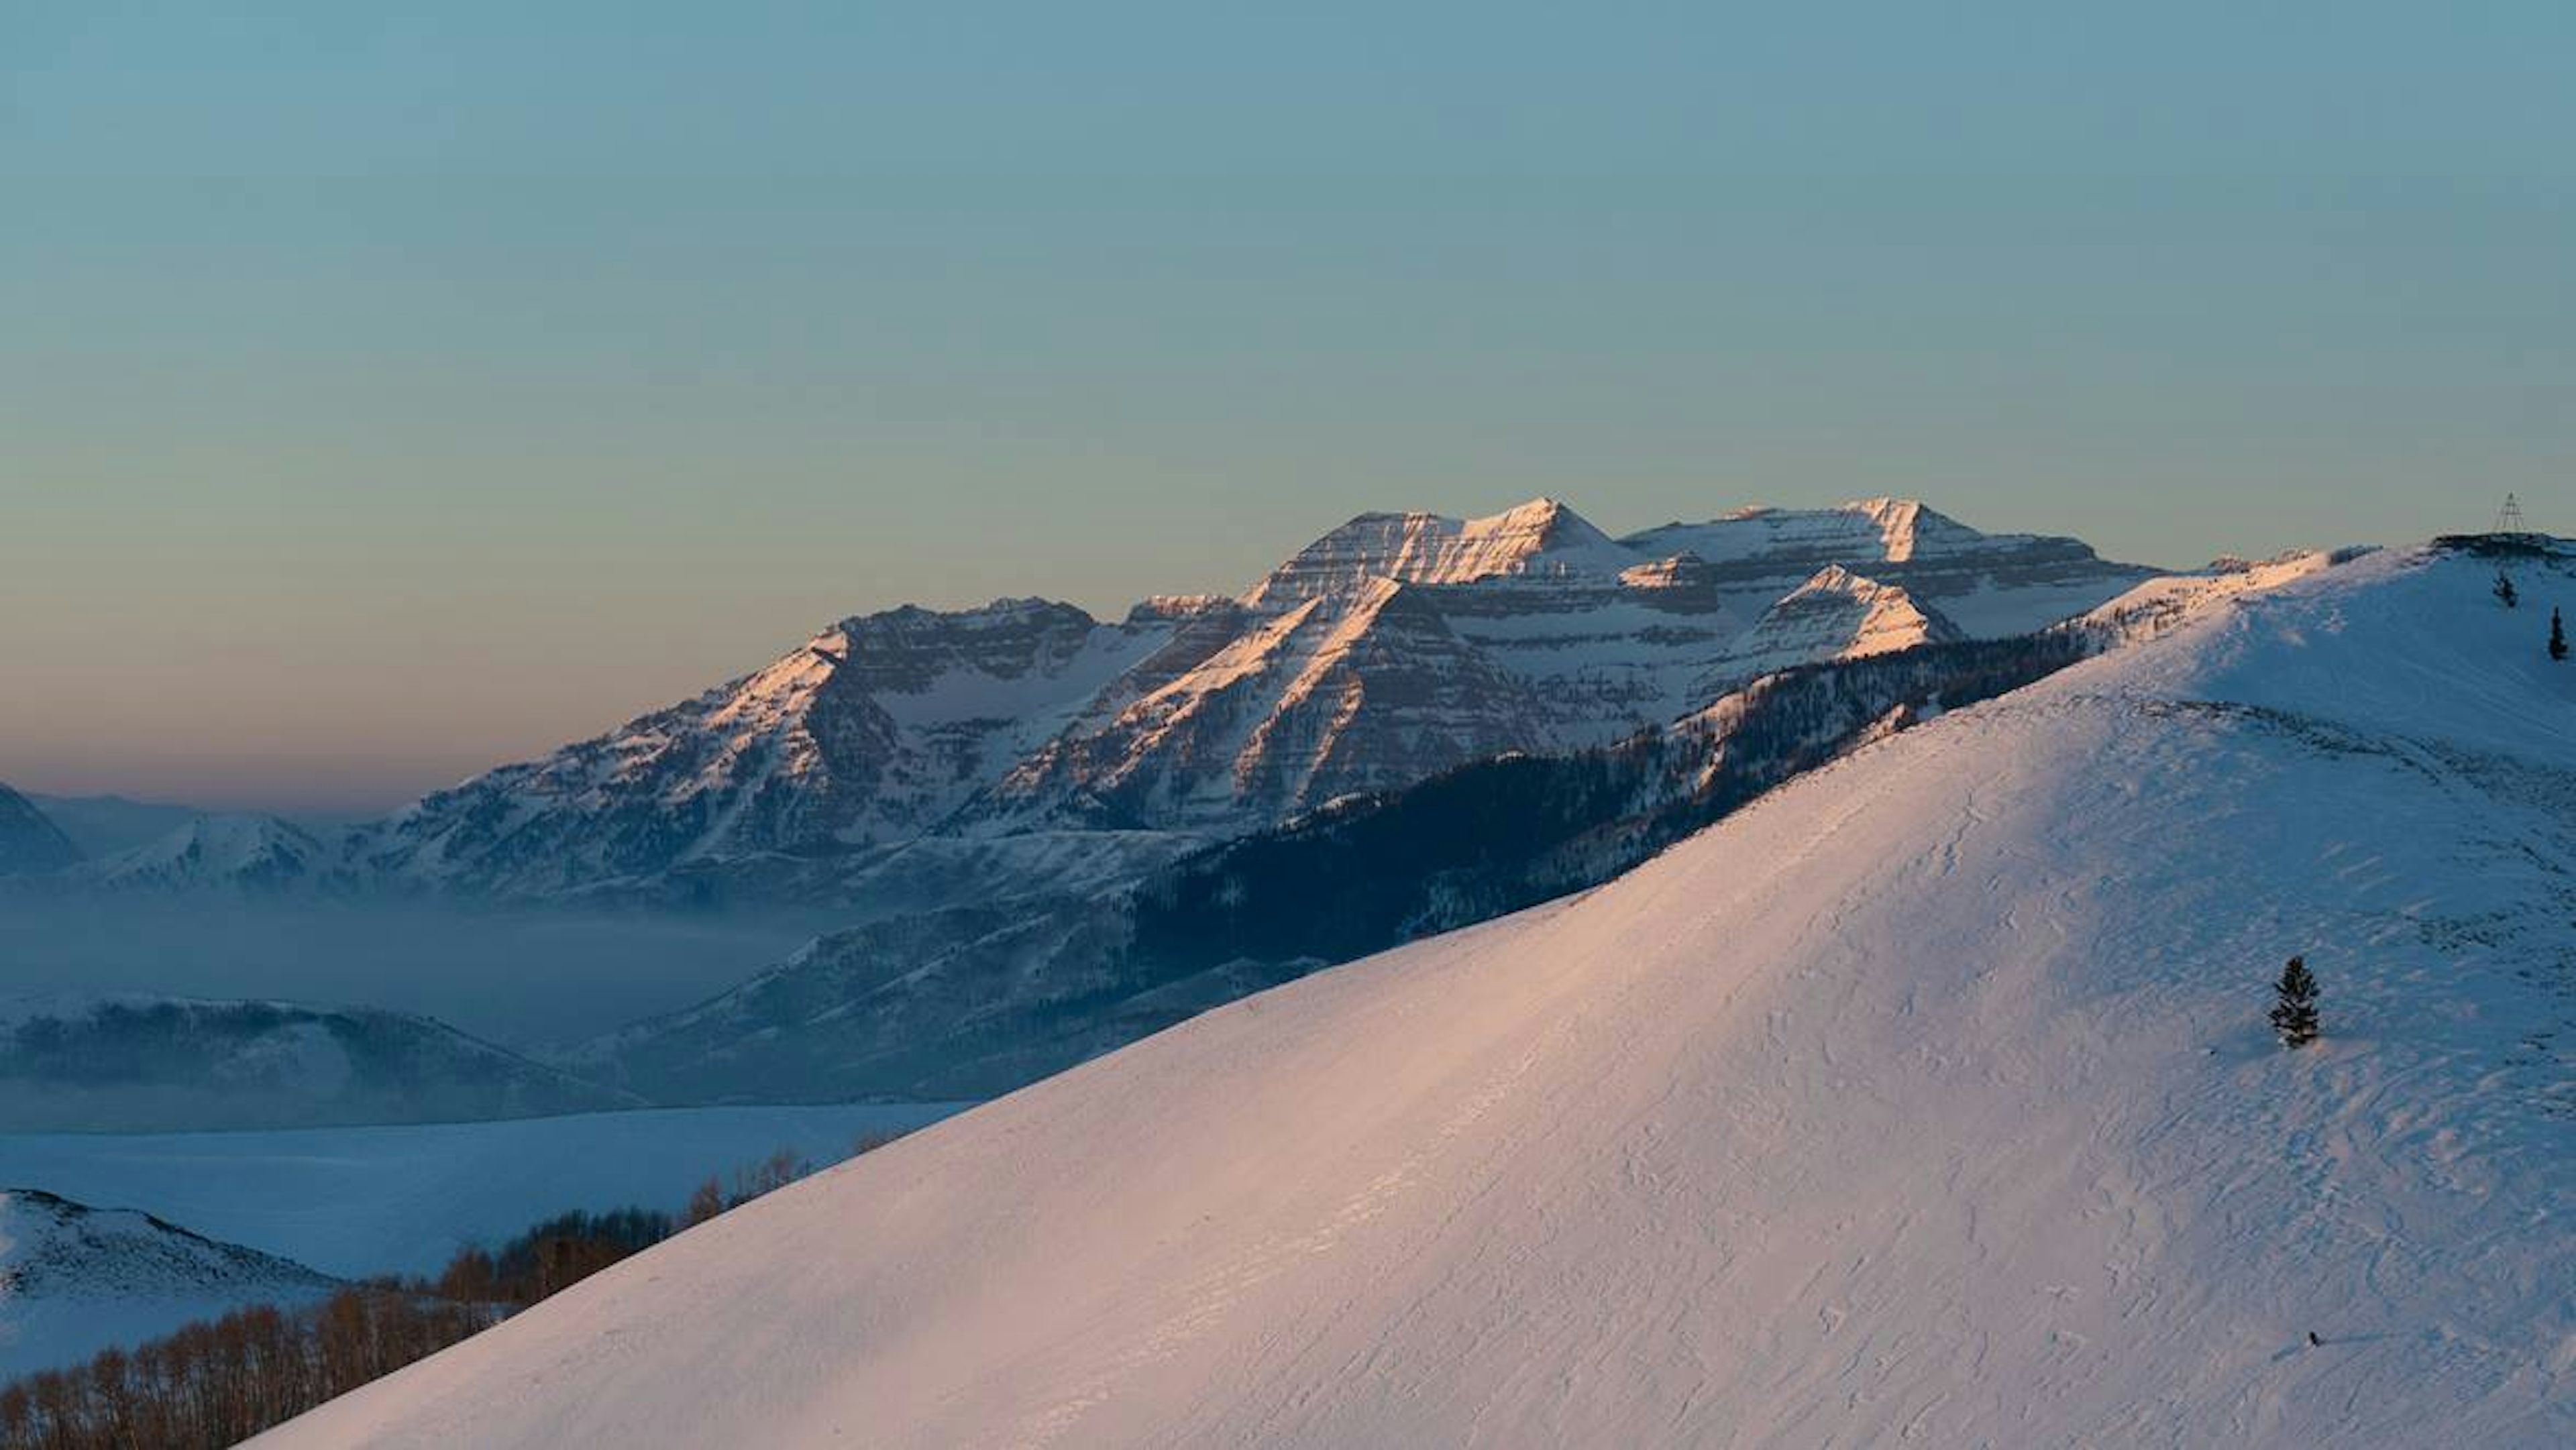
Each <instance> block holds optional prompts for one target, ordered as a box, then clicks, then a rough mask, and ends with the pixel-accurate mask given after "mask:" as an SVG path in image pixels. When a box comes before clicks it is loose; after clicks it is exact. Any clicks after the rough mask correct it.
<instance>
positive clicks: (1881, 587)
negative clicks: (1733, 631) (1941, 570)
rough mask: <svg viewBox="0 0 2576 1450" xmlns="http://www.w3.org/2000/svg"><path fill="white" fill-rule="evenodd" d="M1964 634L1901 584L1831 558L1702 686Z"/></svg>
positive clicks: (1724, 685)
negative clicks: (1870, 575) (1868, 575)
mask: <svg viewBox="0 0 2576 1450" xmlns="http://www.w3.org/2000/svg"><path fill="white" fill-rule="evenodd" d="M1964 638H1966V636H1965V635H1964V634H1962V633H1961V631H1960V629H1959V627H1958V626H1957V625H1955V624H1953V623H1951V622H1950V621H1949V620H1948V619H1947V618H1945V617H1944V616H1943V615H1942V614H1941V612H1940V611H1939V610H1937V609H1934V608H1931V607H1930V606H1928V605H1925V604H1923V603H1922V602H1921V601H1919V600H1917V599H1915V598H1914V596H1913V595H1912V594H1910V593H1908V592H1907V591H1906V590H1905V589H1904V588H1903V587H1902V586H1901V585H1896V584H1886V583H1881V582H1880V581H1878V580H1875V579H1870V578H1866V577H1864V576H1862V575H1859V574H1855V573H1853V572H1852V571H1851V570H1849V569H1846V568H1844V567H1843V566H1842V565H1840V564H1828V565H1826V566H1825V567H1824V568H1822V569H1819V570H1817V571H1816V572H1815V573H1814V574H1813V575H1811V576H1809V577H1808V579H1807V581H1806V582H1805V583H1803V584H1801V585H1799V586H1798V587H1797V588H1796V589H1793V590H1791V591H1790V592H1789V593H1788V594H1786V595H1783V596H1782V597H1781V598H1780V600H1779V601H1778V602H1777V603H1775V604H1773V605H1772V606H1771V607H1770V608H1769V609H1767V610H1764V611H1763V613H1762V617H1761V618H1760V619H1759V620H1756V621H1755V622H1754V625H1753V628H1752V629H1750V630H1748V631H1746V633H1745V634H1744V636H1743V637H1742V638H1740V639H1738V640H1737V641H1735V643H1734V644H1733V645H1732V646H1730V647H1729V648H1728V650H1727V651H1726V653H1725V655H1724V656H1723V657H1722V658H1720V659H1719V660H1718V662H1717V663H1716V664H1715V665H1714V666H1713V667H1712V668H1711V669H1710V670H1709V672H1708V673H1707V675H1706V676H1704V677H1703V679H1702V682H1701V684H1700V687H1699V688H1700V692H1701V693H1702V695H1703V696H1704V697H1713V696H1715V695H1717V694H1719V693H1721V692H1722V691H1724V690H1726V689H1728V688H1730V687H1732V686H1734V685H1737V684H1740V683H1742V682H1744V681H1746V680H1749V679H1752V678H1754V677H1756V676H1758V675H1765V674H1769V673H1770V672H1771V671H1773V670H1783V669H1788V668H1790V667H1792V666H1795V665H1804V664H1816V663H1820V662H1822V661H1825V660H1842V659H1858V658H1860V657H1862V656H1864V655H1875V654H1886V653H1888V652H1890V651H1892V650H1901V649H1912V648H1913V647H1914V646H1916V645H1919V644H1937V643H1941V642H1944V641H1948V640H1957V639H1964Z"/></svg>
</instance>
